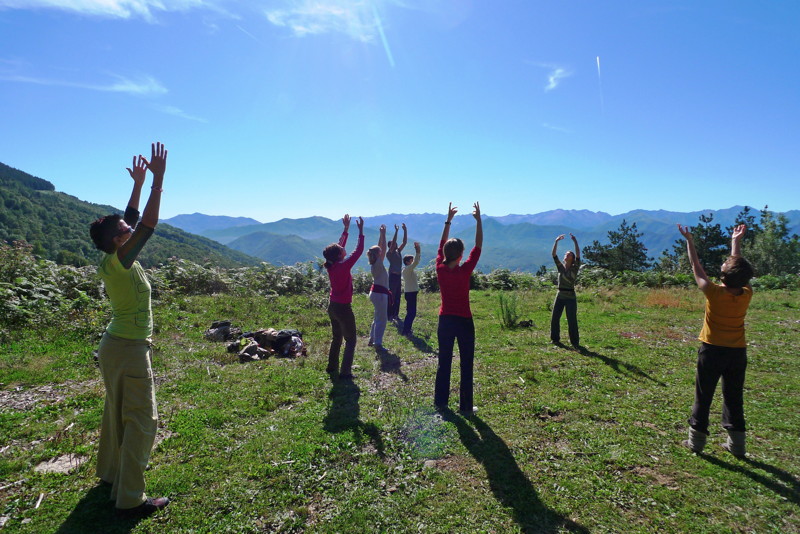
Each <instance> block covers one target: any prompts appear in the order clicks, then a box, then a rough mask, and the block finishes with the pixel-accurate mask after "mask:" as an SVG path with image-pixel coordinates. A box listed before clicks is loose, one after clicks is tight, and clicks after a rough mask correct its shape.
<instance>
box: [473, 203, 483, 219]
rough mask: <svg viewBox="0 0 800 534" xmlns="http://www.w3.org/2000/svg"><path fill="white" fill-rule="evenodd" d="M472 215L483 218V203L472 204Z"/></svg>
mask: <svg viewBox="0 0 800 534" xmlns="http://www.w3.org/2000/svg"><path fill="white" fill-rule="evenodd" d="M472 216H473V217H475V219H476V220H478V221H480V220H481V205H480V204H479V203H477V202H476V203H475V204H473V205H472Z"/></svg>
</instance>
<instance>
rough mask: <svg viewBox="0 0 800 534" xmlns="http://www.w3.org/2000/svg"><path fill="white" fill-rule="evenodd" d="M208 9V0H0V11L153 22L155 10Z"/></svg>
mask: <svg viewBox="0 0 800 534" xmlns="http://www.w3.org/2000/svg"><path fill="white" fill-rule="evenodd" d="M197 7H210V4H209V2H208V1H207V0H0V9H2V8H6V9H57V10H60V11H71V12H75V13H80V14H84V15H92V16H99V17H111V18H122V19H127V18H131V17H141V18H143V19H146V20H152V19H153V13H154V12H157V11H162V12H163V11H185V10H187V9H192V8H197Z"/></svg>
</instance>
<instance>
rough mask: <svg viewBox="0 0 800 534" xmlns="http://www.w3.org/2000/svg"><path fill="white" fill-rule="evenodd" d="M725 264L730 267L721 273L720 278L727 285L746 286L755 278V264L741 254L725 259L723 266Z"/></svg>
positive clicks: (736, 287) (735, 287)
mask: <svg viewBox="0 0 800 534" xmlns="http://www.w3.org/2000/svg"><path fill="white" fill-rule="evenodd" d="M725 266H727V267H728V268H727V269H725V270H724V271H722V273H720V275H719V279H720V280H722V283H723V284H725V286H726V287H730V288H733V289H738V288H741V287H744V286H746V285H747V284H748V283H750V279H751V278H753V275H754V273H753V266H752V265H750V262H749V261H747V260H746V259H744V258H743V257H741V256H730V257H729V258H728V259H727V260H725V263H724V264H723V267H725Z"/></svg>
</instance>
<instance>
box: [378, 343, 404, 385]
mask: <svg viewBox="0 0 800 534" xmlns="http://www.w3.org/2000/svg"><path fill="white" fill-rule="evenodd" d="M377 356H378V359H379V360H380V362H381V372H382V373H392V374H395V375H397V376H399V377H400V378H402V379H403V382H408V377H407V376H406V374H405V373H404V372H403V370H402V369H400V366H401V365H402V362H401V361H400V357H399V356H398V355H397V354H394V353H392V352H389V351H388V350H386V349H385V348H382V349H378V351H377Z"/></svg>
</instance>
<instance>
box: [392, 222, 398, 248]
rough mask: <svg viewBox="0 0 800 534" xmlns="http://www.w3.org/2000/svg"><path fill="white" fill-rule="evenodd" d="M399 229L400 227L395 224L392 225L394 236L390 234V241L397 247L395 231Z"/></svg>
mask: <svg viewBox="0 0 800 534" xmlns="http://www.w3.org/2000/svg"><path fill="white" fill-rule="evenodd" d="M399 230H400V227H399V226H397V225H396V224H395V225H394V236H392V243H394V246H395V247H397V232H398V231H399Z"/></svg>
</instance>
